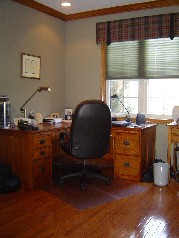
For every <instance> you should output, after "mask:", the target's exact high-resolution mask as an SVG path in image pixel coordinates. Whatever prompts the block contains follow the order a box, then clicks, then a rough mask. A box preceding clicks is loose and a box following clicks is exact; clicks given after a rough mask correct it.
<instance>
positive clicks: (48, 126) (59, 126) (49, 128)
mask: <svg viewBox="0 0 179 238" xmlns="http://www.w3.org/2000/svg"><path fill="white" fill-rule="evenodd" d="M70 126H71V123H57V124H50V123H41V124H38V128H39V130H20V129H19V128H18V127H14V128H0V132H4V131H9V132H13V131H14V132H17V131H20V132H30V133H37V132H41V131H52V130H62V129H68V128H70ZM156 126H157V124H144V125H140V126H137V125H130V126H127V127H115V126H112V131H115V130H125V131H127V130H135V131H141V130H145V129H148V128H150V127H156Z"/></svg>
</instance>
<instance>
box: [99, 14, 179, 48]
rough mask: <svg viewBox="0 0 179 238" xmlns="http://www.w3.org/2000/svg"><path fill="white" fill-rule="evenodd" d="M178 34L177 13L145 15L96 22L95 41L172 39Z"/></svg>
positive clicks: (108, 43)
mask: <svg viewBox="0 0 179 238" xmlns="http://www.w3.org/2000/svg"><path fill="white" fill-rule="evenodd" d="M177 36H179V13H171V14H162V15H157V16H145V17H137V18H131V19H123V20H116V21H108V22H100V23H97V24H96V43H97V44H101V43H106V44H107V45H110V43H112V42H121V41H133V40H146V39H157V38H168V37H170V39H173V38H174V37H177Z"/></svg>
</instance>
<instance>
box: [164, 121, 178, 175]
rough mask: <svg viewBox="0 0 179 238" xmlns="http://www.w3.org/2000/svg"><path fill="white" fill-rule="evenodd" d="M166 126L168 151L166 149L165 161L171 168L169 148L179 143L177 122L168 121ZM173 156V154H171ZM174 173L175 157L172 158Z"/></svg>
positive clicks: (175, 167) (175, 168) (175, 166)
mask: <svg viewBox="0 0 179 238" xmlns="http://www.w3.org/2000/svg"><path fill="white" fill-rule="evenodd" d="M167 126H168V151H167V162H168V164H169V166H170V168H171V150H172V145H174V146H176V145H177V143H179V124H176V123H169V124H167ZM173 158H174V155H173ZM173 169H174V173H175V172H176V170H177V164H176V158H174V159H173Z"/></svg>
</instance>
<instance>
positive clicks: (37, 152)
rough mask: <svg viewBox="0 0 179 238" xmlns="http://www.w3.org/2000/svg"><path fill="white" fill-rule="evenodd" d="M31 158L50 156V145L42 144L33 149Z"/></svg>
mask: <svg viewBox="0 0 179 238" xmlns="http://www.w3.org/2000/svg"><path fill="white" fill-rule="evenodd" d="M32 153H33V155H32V160H35V159H40V158H45V157H50V156H51V154H52V148H51V146H43V147H41V148H36V149H33V152H32Z"/></svg>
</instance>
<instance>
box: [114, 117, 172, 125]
mask: <svg viewBox="0 0 179 238" xmlns="http://www.w3.org/2000/svg"><path fill="white" fill-rule="evenodd" d="M117 120H119V121H121V120H125V117H117ZM131 120H132V122H133V123H135V121H136V118H133V117H131ZM145 121H146V123H151V124H169V123H171V122H173V119H155V118H145Z"/></svg>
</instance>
